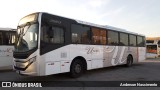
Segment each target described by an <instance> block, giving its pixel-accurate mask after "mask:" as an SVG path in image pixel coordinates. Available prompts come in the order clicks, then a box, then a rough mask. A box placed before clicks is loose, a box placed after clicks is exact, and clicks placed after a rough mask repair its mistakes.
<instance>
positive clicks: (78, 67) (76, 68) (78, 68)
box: [70, 59, 84, 78]
mask: <svg viewBox="0 0 160 90" xmlns="http://www.w3.org/2000/svg"><path fill="white" fill-rule="evenodd" d="M83 72H84V68H83V62H82V61H81V60H80V59H75V60H74V61H73V63H72V64H71V68H70V75H71V77H73V78H76V77H79V76H81V75H82V73H83Z"/></svg>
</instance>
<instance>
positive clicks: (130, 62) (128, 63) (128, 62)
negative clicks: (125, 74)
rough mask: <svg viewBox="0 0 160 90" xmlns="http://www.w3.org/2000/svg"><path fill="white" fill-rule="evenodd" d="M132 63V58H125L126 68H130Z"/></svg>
mask: <svg viewBox="0 0 160 90" xmlns="http://www.w3.org/2000/svg"><path fill="white" fill-rule="evenodd" d="M132 63H133V58H132V56H131V55H129V56H128V57H127V64H126V66H127V67H130V66H132Z"/></svg>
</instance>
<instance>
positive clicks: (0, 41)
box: [0, 32, 3, 45]
mask: <svg viewBox="0 0 160 90" xmlns="http://www.w3.org/2000/svg"><path fill="white" fill-rule="evenodd" d="M0 45H3V36H2V32H0Z"/></svg>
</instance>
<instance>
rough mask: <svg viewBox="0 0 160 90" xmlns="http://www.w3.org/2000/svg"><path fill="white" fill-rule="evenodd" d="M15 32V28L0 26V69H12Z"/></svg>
mask: <svg viewBox="0 0 160 90" xmlns="http://www.w3.org/2000/svg"><path fill="white" fill-rule="evenodd" d="M15 34H16V31H15V30H14V29H11V28H0V70H4V69H12V65H13V49H14V42H15Z"/></svg>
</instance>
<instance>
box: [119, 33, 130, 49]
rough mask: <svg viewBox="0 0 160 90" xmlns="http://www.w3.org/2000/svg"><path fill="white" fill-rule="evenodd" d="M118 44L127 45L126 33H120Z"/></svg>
mask: <svg viewBox="0 0 160 90" xmlns="http://www.w3.org/2000/svg"><path fill="white" fill-rule="evenodd" d="M119 45H122V46H123V45H124V46H128V34H125V33H120V42H119Z"/></svg>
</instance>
